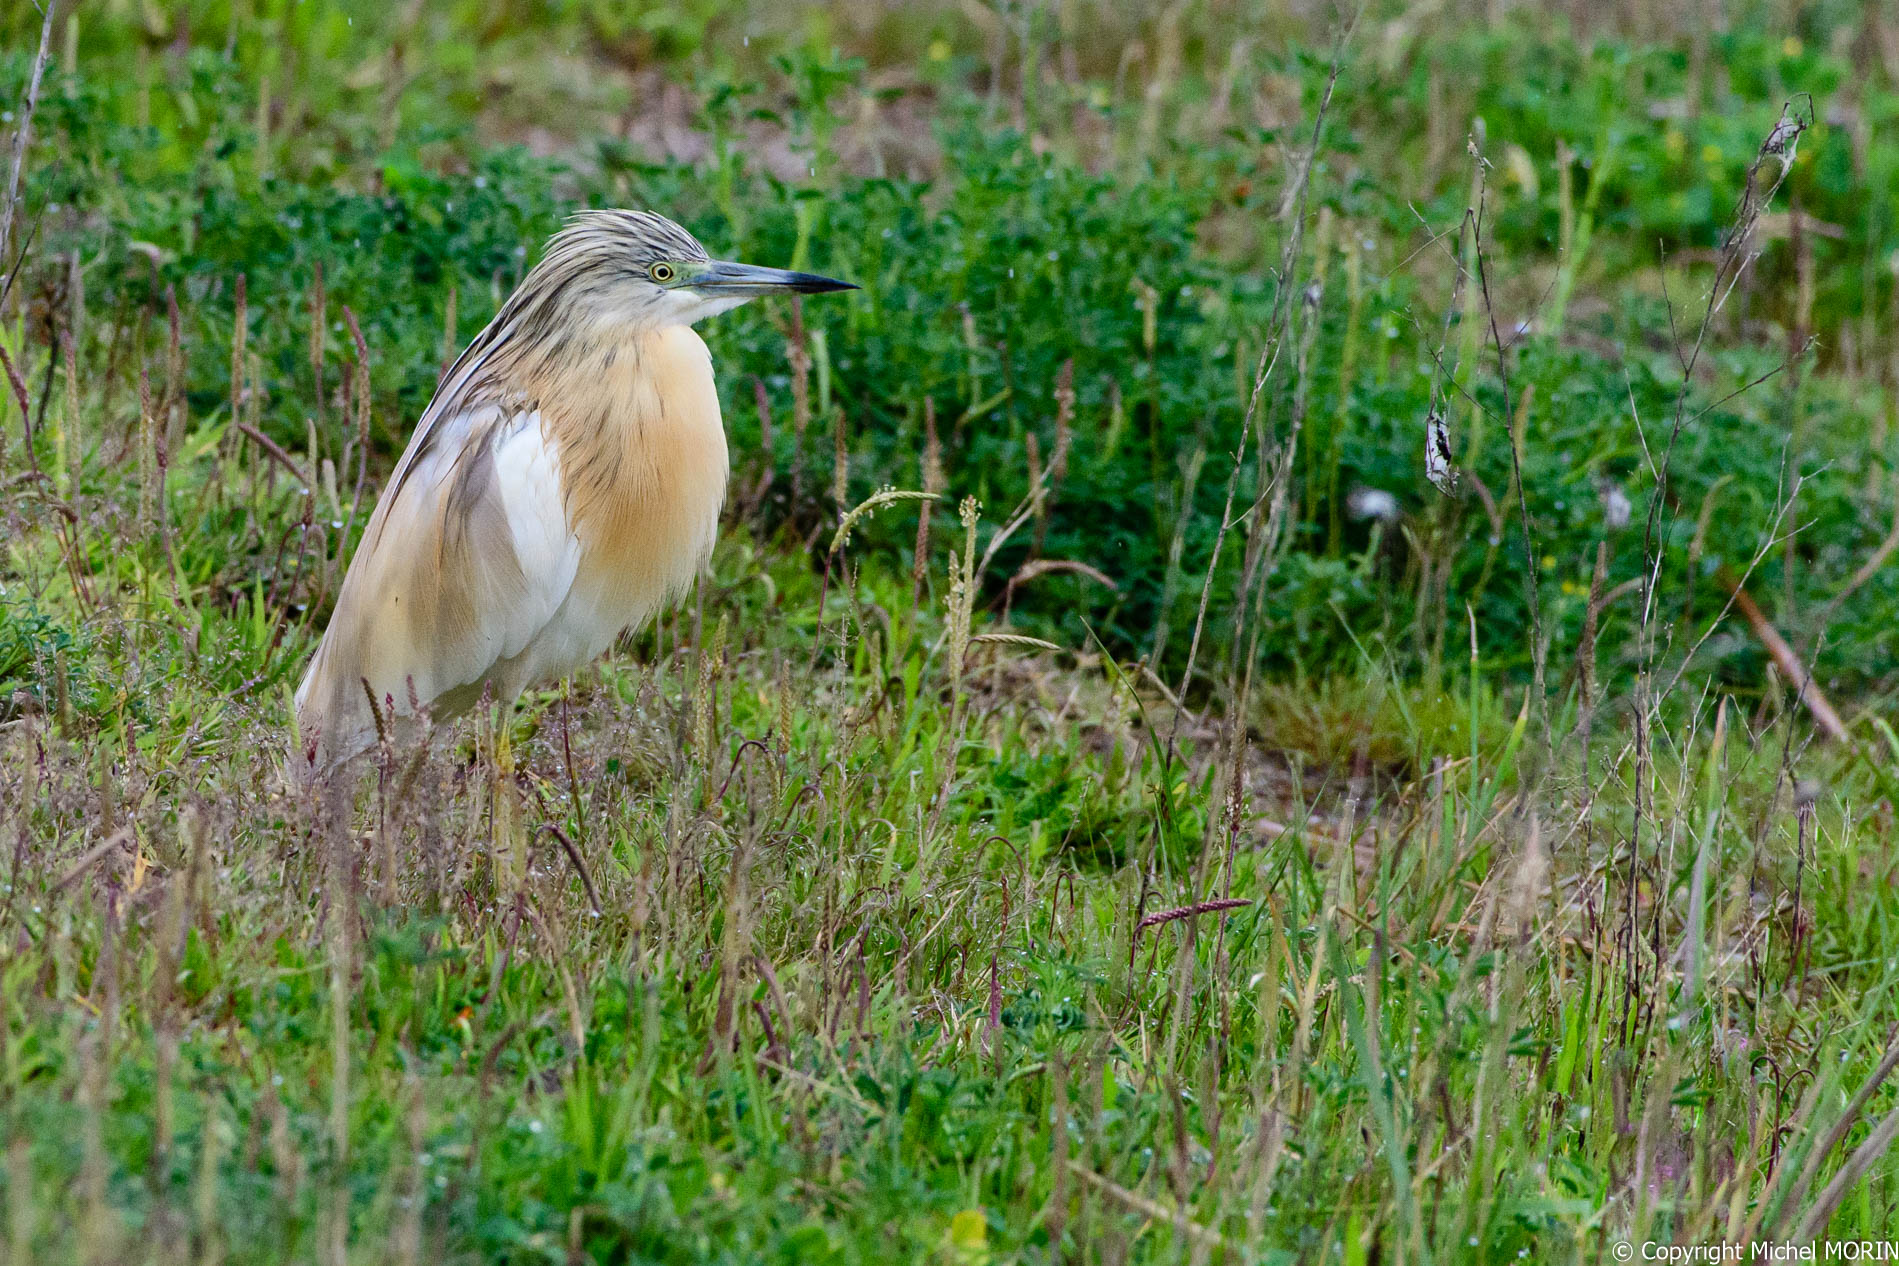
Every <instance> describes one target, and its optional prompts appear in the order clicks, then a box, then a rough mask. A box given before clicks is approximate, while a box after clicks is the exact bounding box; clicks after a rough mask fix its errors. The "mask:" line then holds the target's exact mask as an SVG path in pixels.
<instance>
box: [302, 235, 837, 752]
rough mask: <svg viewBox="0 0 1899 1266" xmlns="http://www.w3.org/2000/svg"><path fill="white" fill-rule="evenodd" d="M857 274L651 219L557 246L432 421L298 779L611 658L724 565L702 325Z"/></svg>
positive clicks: (720, 456) (718, 448)
mask: <svg viewBox="0 0 1899 1266" xmlns="http://www.w3.org/2000/svg"><path fill="white" fill-rule="evenodd" d="M854 289H856V287H855V286H852V285H851V284H850V283H848V282H842V281H833V280H832V279H831V278H829V277H819V276H815V275H813V274H811V273H800V272H786V271H784V270H782V269H777V268H761V267H757V266H755V265H751V264H733V263H725V262H722V261H719V260H714V259H711V258H709V257H708V256H707V255H706V252H705V248H704V247H702V246H700V245H699V243H698V242H697V241H695V240H694V239H693V237H692V235H691V234H690V233H688V232H686V231H685V230H684V229H682V228H680V227H679V226H678V225H677V224H674V223H673V222H672V221H670V220H667V219H665V218H663V217H661V216H658V215H654V214H651V213H649V212H639V211H586V212H582V213H580V214H579V215H576V216H575V217H574V218H573V219H572V220H571V221H570V222H569V223H568V225H567V226H566V227H565V228H564V229H562V230H561V231H560V232H559V233H557V234H555V235H554V238H553V240H552V241H550V242H549V243H548V247H547V252H546V254H545V255H544V256H543V257H542V259H541V261H540V263H538V264H536V265H535V266H534V268H533V269H531V270H530V271H529V272H528V275H527V277H526V278H525V279H524V280H523V281H522V282H521V284H520V286H519V287H518V288H517V289H516V290H515V292H514V293H513V294H512V295H510V296H509V297H508V301H507V302H506V303H504V304H503V305H502V306H501V311H500V312H499V313H497V314H496V316H495V319H494V320H493V321H491V322H489V324H488V327H487V328H486V329H484V330H483V331H482V332H481V333H480V334H479V335H477V336H476V338H475V340H474V342H472V343H470V344H469V345H468V348H467V350H466V351H464V352H463V353H462V354H461V357H460V358H459V359H458V360H456V362H455V364H454V365H453V367H452V368H450V369H449V371H448V373H447V374H445V375H444V376H443V378H442V381H441V383H440V385H439V386H438V387H437V388H436V392H435V398H434V399H433V400H432V401H430V403H429V406H428V408H427V409H425V410H424V411H423V413H422V416H421V418H420V419H419V420H418V421H417V422H416V427H415V434H414V435H413V436H412V437H411V438H410V440H409V446H408V448H407V450H406V451H404V453H403V454H402V460H401V461H400V462H398V463H397V465H396V469H395V472H394V474H393V475H392V476H391V477H390V479H389V482H388V484H387V485H386V486H385V487H384V489H383V492H382V496H381V498H380V499H379V500H378V501H377V503H376V511H375V513H374V514H373V515H372V516H371V517H370V520H369V524H368V527H367V528H366V529H365V531H364V534H363V539H362V544H361V546H360V547H359V548H358V549H357V551H356V555H355V557H354V558H353V559H352V560H351V562H350V565H349V571H348V573H347V574H346V575H345V576H344V579H343V587H342V590H341V592H340V593H339V595H338V597H337V602H336V610H335V613H334V614H333V615H332V616H331V618H330V623H329V628H328V629H327V630H326V631H325V632H324V635H323V642H322V644H321V645H320V646H318V647H317V652H316V657H315V658H314V659H313V660H312V661H311V663H310V669H309V672H308V673H307V674H306V675H305V676H304V679H303V684H302V685H301V686H300V687H299V688H298V690H297V696H296V715H297V732H298V738H299V744H298V747H299V750H298V751H296V752H293V753H292V765H293V767H294V770H293V772H295V773H297V774H299V775H301V776H302V777H304V778H306V779H307V778H310V777H314V776H318V775H321V774H324V773H326V772H328V771H330V770H332V769H335V768H336V767H337V766H339V765H341V764H343V763H344V762H345V761H348V760H349V759H351V758H352V757H354V756H357V755H360V754H361V753H363V752H365V751H367V750H368V749H369V748H371V747H373V746H374V745H375V744H376V742H377V739H378V724H379V722H380V723H381V724H382V725H384V726H388V725H390V724H401V723H405V722H410V721H412V720H413V718H414V715H415V713H416V711H417V710H418V709H426V710H427V712H428V713H429V714H430V715H431V716H432V717H435V718H438V719H440V718H445V717H450V716H454V715H456V714H458V713H461V712H464V711H466V710H467V709H468V708H469V707H471V706H472V705H473V704H475V703H476V702H478V701H479V700H481V699H482V698H483V697H484V696H485V695H488V694H490V692H492V696H493V698H495V699H496V700H497V701H499V702H501V703H503V704H511V703H512V702H513V701H514V699H515V698H516V697H517V696H519V695H520V693H521V692H522V691H523V690H525V689H526V688H527V687H529V686H531V685H533V684H535V683H536V682H542V681H548V680H551V679H557V678H560V677H563V676H565V675H567V674H568V673H571V672H572V671H574V670H575V669H577V668H580V667H581V666H583V665H585V664H587V663H589V662H590V661H592V660H593V659H594V658H596V657H597V656H599V655H600V654H601V653H602V652H603V651H605V650H606V649H607V648H608V647H609V646H610V645H612V643H613V641H614V639H615V638H616V637H618V636H619V635H620V633H621V632H622V631H623V630H626V629H630V628H636V627H638V626H639V625H641V624H643V623H645V622H646V621H647V620H648V619H650V618H651V617H652V616H653V615H654V614H655V613H656V612H658V611H659V610H660V608H661V607H662V606H663V605H665V604H666V603H667V602H669V601H672V600H674V599H675V598H677V596H678V595H680V594H681V593H682V592H683V591H684V590H685V589H686V588H687V587H688V586H689V585H690V584H691V582H692V580H693V577H694V576H695V575H696V574H697V573H698V571H699V569H700V568H701V567H702V566H703V565H704V563H705V561H706V559H707V557H708V556H709V555H710V553H711V551H712V544H713V540H714V538H715V537H716V535H717V532H718V525H719V511H720V508H721V506H722V505H723V504H724V501H725V484H726V474H727V457H726V446H725V429H724V426H723V425H722V423H721V421H720V418H719V396H718V391H717V389H716V387H715V386H714V383H713V378H712V358H711V355H710V353H709V352H708V351H707V350H706V345H705V343H704V342H703V341H701V339H700V338H699V336H698V335H697V334H696V333H694V332H693V329H692V326H693V323H694V322H696V321H699V320H702V319H703V318H705V317H709V316H712V315H713V314H715V313H718V312H724V311H726V310H727V309H730V308H734V307H736V306H738V305H739V304H741V303H744V302H745V301H746V300H748V299H752V298H756V297H757V296H759V295H768V294H777V293H785V292H789V293H816V292H822V291H830V290H854Z"/></svg>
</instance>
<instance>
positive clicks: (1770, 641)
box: [1715, 567, 1850, 743]
mask: <svg viewBox="0 0 1899 1266" xmlns="http://www.w3.org/2000/svg"><path fill="white" fill-rule="evenodd" d="M1715 578H1716V579H1718V580H1719V581H1720V582H1721V587H1722V588H1724V589H1726V590H1727V591H1728V593H1730V594H1731V595H1733V597H1734V606H1735V608H1736V609H1737V610H1738V611H1740V613H1741V618H1742V619H1744V620H1746V621H1747V626H1748V628H1750V629H1752V630H1753V631H1754V636H1755V637H1756V638H1757V639H1759V641H1760V644H1761V645H1762V646H1764V647H1766V648H1767V653H1768V654H1769V655H1771V656H1773V659H1774V665H1775V666H1776V667H1777V668H1779V669H1780V672H1781V675H1782V676H1784V677H1785V678H1787V680H1788V681H1791V682H1793V683H1794V685H1795V687H1796V688H1798V690H1799V691H1800V702H1802V703H1804V704H1806V705H1807V711H1808V712H1811V713H1812V714H1813V720H1814V723H1815V724H1817V725H1818V726H1819V727H1820V730H1821V732H1822V733H1824V734H1825V735H1826V736H1827V737H1828V738H1830V739H1832V740H1834V741H1835V742H1837V743H1846V742H1850V739H1849V737H1848V735H1847V732H1846V723H1845V722H1844V721H1842V720H1840V714H1839V713H1837V712H1835V711H1834V710H1833V705H1832V704H1831V703H1828V702H1827V698H1826V696H1825V695H1823V694H1821V693H1820V687H1819V686H1817V685H1815V684H1814V681H1813V673H1812V670H1810V669H1808V668H1805V667H1803V666H1802V665H1801V663H1800V660H1799V658H1798V657H1797V656H1795V654H1794V650H1793V647H1791V646H1789V645H1787V639H1786V638H1784V637H1782V636H1781V635H1780V630H1778V629H1776V628H1775V627H1774V626H1773V625H1772V624H1771V623H1770V622H1769V621H1768V619H1767V615H1766V613H1765V612H1763V611H1762V610H1761V609H1760V605H1759V604H1758V603H1756V602H1755V601H1754V599H1753V598H1752V597H1750V596H1749V595H1748V592H1747V590H1745V589H1743V588H1742V587H1741V582H1740V581H1739V580H1737V579H1735V577H1734V573H1732V572H1730V571H1729V570H1728V569H1727V568H1725V567H1723V568H1722V569H1721V570H1720V571H1719V572H1717V573H1715Z"/></svg>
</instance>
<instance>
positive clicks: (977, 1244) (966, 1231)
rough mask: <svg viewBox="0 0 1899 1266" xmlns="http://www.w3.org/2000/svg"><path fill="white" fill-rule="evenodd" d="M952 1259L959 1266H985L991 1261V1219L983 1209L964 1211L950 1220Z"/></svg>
mask: <svg viewBox="0 0 1899 1266" xmlns="http://www.w3.org/2000/svg"><path fill="white" fill-rule="evenodd" d="M949 1248H950V1259H951V1260H952V1261H954V1262H956V1263H957V1266H983V1263H986V1262H987V1261H988V1260H989V1217H988V1215H987V1214H985V1213H984V1212H983V1211H982V1210H981V1209H964V1210H963V1211H962V1212H961V1213H959V1214H957V1215H956V1216H955V1217H953V1218H951V1219H950V1224H949Z"/></svg>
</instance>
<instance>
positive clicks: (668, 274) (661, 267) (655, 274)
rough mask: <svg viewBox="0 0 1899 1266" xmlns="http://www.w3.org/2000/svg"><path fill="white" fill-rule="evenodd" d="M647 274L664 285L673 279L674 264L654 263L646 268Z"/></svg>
mask: <svg viewBox="0 0 1899 1266" xmlns="http://www.w3.org/2000/svg"><path fill="white" fill-rule="evenodd" d="M646 275H647V276H649V277H651V278H652V279H653V280H654V281H657V282H659V283H661V284H662V285H663V284H665V283H666V282H669V281H671V280H672V279H673V266H672V265H671V264H667V263H658V264H654V265H653V266H652V267H651V268H649V269H647V270H646Z"/></svg>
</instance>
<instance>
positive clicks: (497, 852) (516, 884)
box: [489, 704, 527, 893]
mask: <svg viewBox="0 0 1899 1266" xmlns="http://www.w3.org/2000/svg"><path fill="white" fill-rule="evenodd" d="M512 712H513V709H512V708H511V707H509V706H508V705H506V704H503V705H501V706H500V708H498V709H497V710H496V712H493V713H490V714H489V715H490V717H491V723H492V724H493V725H494V731H493V732H494V770H495V782H494V852H493V859H494V870H495V883H496V887H497V888H498V889H500V890H501V891H502V892H506V893H516V892H519V891H520V889H521V885H522V882H523V880H525V879H526V877H527V858H526V857H525V856H524V854H525V853H526V848H525V845H526V843H527V841H526V839H525V838H524V837H523V836H522V833H521V821H520V816H521V815H520V801H519V797H518V796H517V795H516V791H515V785H514V735H513V726H512V725H511V724H510V722H511V721H512V720H513V717H512V716H511V715H510V714H511V713H512Z"/></svg>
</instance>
